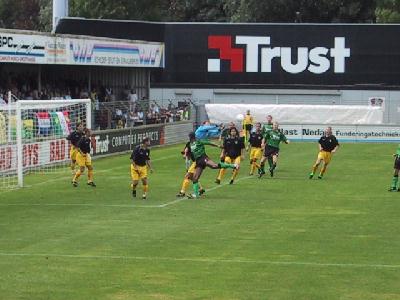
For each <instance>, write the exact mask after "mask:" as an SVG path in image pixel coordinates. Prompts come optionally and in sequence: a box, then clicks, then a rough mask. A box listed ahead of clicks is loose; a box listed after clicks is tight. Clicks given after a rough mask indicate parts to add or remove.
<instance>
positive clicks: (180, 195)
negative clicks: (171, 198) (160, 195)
mask: <svg viewBox="0 0 400 300" xmlns="http://www.w3.org/2000/svg"><path fill="white" fill-rule="evenodd" d="M185 195H186V194H185V193H182V192H179V193H178V194H176V197H178V198H182V197H185Z"/></svg>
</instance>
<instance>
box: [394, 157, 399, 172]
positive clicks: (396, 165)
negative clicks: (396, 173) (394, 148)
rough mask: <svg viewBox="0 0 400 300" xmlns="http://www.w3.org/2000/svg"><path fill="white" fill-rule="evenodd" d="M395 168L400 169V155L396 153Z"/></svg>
mask: <svg viewBox="0 0 400 300" xmlns="http://www.w3.org/2000/svg"><path fill="white" fill-rule="evenodd" d="M393 168H395V169H397V170H400V156H398V155H396V158H395V159H394V166H393Z"/></svg>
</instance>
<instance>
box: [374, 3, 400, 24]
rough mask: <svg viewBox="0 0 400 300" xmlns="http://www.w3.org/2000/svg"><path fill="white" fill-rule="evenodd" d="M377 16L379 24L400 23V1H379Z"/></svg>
mask: <svg viewBox="0 0 400 300" xmlns="http://www.w3.org/2000/svg"><path fill="white" fill-rule="evenodd" d="M375 14H376V21H377V22H378V23H400V0H378V3H377V8H376V12H375Z"/></svg>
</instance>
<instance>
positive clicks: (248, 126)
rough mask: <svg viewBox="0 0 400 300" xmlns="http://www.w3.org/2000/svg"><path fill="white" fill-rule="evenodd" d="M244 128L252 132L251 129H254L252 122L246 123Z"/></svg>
mask: <svg viewBox="0 0 400 300" xmlns="http://www.w3.org/2000/svg"><path fill="white" fill-rule="evenodd" d="M244 129H245V130H246V131H250V132H251V130H252V129H253V125H251V124H246V125H244Z"/></svg>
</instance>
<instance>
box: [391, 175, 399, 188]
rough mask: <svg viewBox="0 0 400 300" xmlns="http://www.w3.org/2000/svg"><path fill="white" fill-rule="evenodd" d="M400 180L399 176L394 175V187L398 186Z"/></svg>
mask: <svg viewBox="0 0 400 300" xmlns="http://www.w3.org/2000/svg"><path fill="white" fill-rule="evenodd" d="M398 181H399V176H393V179H392V188H393V189H396V188H397V182H398Z"/></svg>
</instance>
